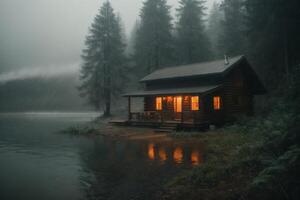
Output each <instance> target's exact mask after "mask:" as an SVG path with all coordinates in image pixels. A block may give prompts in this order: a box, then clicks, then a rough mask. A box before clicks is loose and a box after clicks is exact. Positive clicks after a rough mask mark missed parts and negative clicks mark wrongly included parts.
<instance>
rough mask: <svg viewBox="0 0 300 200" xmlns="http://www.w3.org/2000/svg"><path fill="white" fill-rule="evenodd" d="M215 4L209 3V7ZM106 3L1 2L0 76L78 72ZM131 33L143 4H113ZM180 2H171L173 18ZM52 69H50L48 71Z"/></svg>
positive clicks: (131, 0) (124, 0)
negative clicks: (56, 70)
mask: <svg viewBox="0 0 300 200" xmlns="http://www.w3.org/2000/svg"><path fill="white" fill-rule="evenodd" d="M214 1H215V0H208V2H207V6H208V7H210V6H211V5H212V3H213V2H214ZM103 2H104V0H0V73H1V72H11V71H15V70H16V69H22V70H23V69H24V68H25V69H26V68H35V69H36V68H43V69H48V68H51V69H53V68H55V66H56V67H57V68H63V67H64V66H65V65H66V66H70V65H74V69H75V68H76V69H78V66H79V64H80V54H81V50H82V48H83V42H84V39H85V36H86V34H87V31H88V27H89V26H90V24H91V23H92V21H93V18H94V16H95V15H96V13H97V11H98V9H99V7H100V6H101V5H102V3H103ZM111 2H112V5H113V7H114V9H115V12H116V13H119V14H120V15H121V17H122V20H123V22H124V24H125V29H126V33H130V32H131V29H132V26H133V24H134V23H135V21H136V20H137V19H138V16H139V11H140V8H141V5H142V2H143V1H142V0H111ZM177 2H178V0H168V4H169V5H171V6H172V14H174V11H175V8H176V7H177V6H178V3H177ZM49 66H51V67H49ZM2 75H3V74H2Z"/></svg>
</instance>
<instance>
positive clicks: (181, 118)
mask: <svg viewBox="0 0 300 200" xmlns="http://www.w3.org/2000/svg"><path fill="white" fill-rule="evenodd" d="M183 101H184V96H182V97H181V116H180V121H181V123H183Z"/></svg>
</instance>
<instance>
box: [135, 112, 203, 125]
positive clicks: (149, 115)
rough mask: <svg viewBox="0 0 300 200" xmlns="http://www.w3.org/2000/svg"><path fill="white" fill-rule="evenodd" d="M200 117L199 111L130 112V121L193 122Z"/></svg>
mask: <svg viewBox="0 0 300 200" xmlns="http://www.w3.org/2000/svg"><path fill="white" fill-rule="evenodd" d="M200 117H201V113H199V112H195V111H194V112H193V111H183V112H173V111H145V112H132V113H130V120H132V121H151V122H166V121H177V122H192V123H193V122H195V121H198V120H199V119H200Z"/></svg>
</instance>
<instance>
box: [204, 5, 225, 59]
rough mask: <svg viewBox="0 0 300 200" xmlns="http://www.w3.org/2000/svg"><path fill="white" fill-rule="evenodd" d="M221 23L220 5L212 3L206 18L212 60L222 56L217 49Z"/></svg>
mask: <svg viewBox="0 0 300 200" xmlns="http://www.w3.org/2000/svg"><path fill="white" fill-rule="evenodd" d="M222 21H223V12H222V11H221V9H220V4H218V3H216V2H214V4H213V6H212V8H211V10H210V13H209V16H208V30H207V33H208V37H209V39H210V44H211V50H212V54H213V56H214V58H220V57H222V56H224V55H223V54H224V52H222V51H220V49H219V46H218V45H219V41H220V35H221V34H220V33H221V31H222V28H221V22H222Z"/></svg>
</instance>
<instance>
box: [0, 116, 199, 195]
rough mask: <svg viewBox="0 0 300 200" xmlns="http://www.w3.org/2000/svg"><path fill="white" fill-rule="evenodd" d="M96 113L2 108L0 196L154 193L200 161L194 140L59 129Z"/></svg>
mask: <svg viewBox="0 0 300 200" xmlns="http://www.w3.org/2000/svg"><path fill="white" fill-rule="evenodd" d="M96 116H97V113H59V112H56V113H55V112H49V113H47V112H40V113H34V112H32V113H2V114H0V199H1V200H19V199H20V200H24V199H31V200H34V199H39V200H41V199H43V200H48V199H49V200H54V199H55V200H60V199H61V200H62V199H64V200H66V199H72V200H76V199H106V200H110V199H111V200H119V199H125V200H127V199H128V200H129V199H141V200H142V199H143V200H147V199H156V195H157V193H158V192H159V191H160V190H161V188H162V186H163V184H165V182H166V181H167V180H170V178H172V176H174V175H176V174H178V173H179V172H181V171H182V170H185V169H190V168H192V167H194V166H196V165H200V164H201V163H202V160H203V154H202V153H203V150H202V149H203V148H202V145H201V144H199V143H196V142H191V141H183V140H180V139H172V140H161V141H160V140H151V139H148V140H129V139H126V138H122V139H121V138H116V137H107V136H93V137H84V136H76V137H75V136H70V135H67V134H62V133H60V131H61V130H63V129H65V128H67V127H69V126H73V125H80V124H83V123H86V122H88V121H90V120H92V119H94V118H95V117H96Z"/></svg>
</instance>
